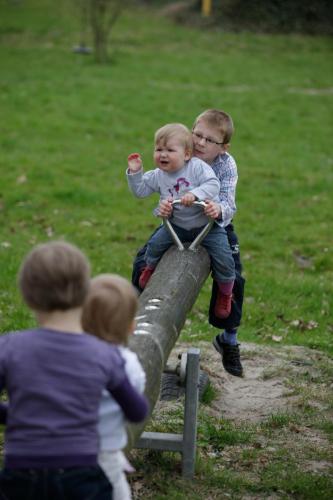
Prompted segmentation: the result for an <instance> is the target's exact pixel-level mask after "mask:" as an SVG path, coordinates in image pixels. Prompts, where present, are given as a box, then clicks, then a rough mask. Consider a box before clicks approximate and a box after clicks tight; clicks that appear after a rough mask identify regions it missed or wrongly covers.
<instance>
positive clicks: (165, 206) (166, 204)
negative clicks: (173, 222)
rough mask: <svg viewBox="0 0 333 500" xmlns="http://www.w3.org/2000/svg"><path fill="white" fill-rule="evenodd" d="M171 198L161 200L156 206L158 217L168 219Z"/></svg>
mask: <svg viewBox="0 0 333 500" xmlns="http://www.w3.org/2000/svg"><path fill="white" fill-rule="evenodd" d="M172 210H173V206H172V198H167V199H166V200H161V201H160V204H159V206H158V215H159V217H167V218H168V217H170V215H171V214H172Z"/></svg>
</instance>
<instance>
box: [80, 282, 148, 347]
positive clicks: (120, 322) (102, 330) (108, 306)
mask: <svg viewBox="0 0 333 500" xmlns="http://www.w3.org/2000/svg"><path fill="white" fill-rule="evenodd" d="M137 308H138V294H137V291H136V289H135V288H134V287H133V285H132V284H131V283H130V282H129V281H128V280H126V279H125V278H122V277H121V276H118V275H116V274H101V275H99V276H96V277H95V278H93V279H92V280H91V282H90V290H89V293H88V296H87V298H86V301H85V304H84V307H83V312H82V326H83V330H84V331H86V332H88V333H93V334H94V335H96V337H99V338H101V339H103V340H106V341H108V342H114V343H116V344H124V345H126V344H127V341H128V336H129V334H130V329H131V325H132V323H133V321H134V317H135V314H136V311H137Z"/></svg>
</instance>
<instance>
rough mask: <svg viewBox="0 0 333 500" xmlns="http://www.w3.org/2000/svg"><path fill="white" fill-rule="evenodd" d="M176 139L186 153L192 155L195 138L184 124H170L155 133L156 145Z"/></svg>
mask: <svg viewBox="0 0 333 500" xmlns="http://www.w3.org/2000/svg"><path fill="white" fill-rule="evenodd" d="M174 138H176V139H177V140H178V141H179V143H180V144H181V145H182V146H183V147H184V149H185V150H186V151H188V152H189V153H191V154H192V151H193V138H192V133H191V132H190V130H189V129H188V128H187V127H186V126H185V125H183V124H182V123H168V124H167V125H164V126H163V127H161V128H159V129H158V130H157V131H156V132H155V145H156V144H160V143H162V144H166V143H167V142H168V140H169V139H174Z"/></svg>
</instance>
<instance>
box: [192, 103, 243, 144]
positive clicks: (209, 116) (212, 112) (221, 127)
mask: <svg viewBox="0 0 333 500" xmlns="http://www.w3.org/2000/svg"><path fill="white" fill-rule="evenodd" d="M200 121H204V122H205V123H207V125H209V126H210V127H213V128H216V130H217V131H218V132H219V134H221V136H222V138H223V144H229V142H230V140H231V137H232V134H233V133H234V130H235V129H234V124H233V121H232V118H231V116H230V115H228V113H226V112H225V111H222V110H220V109H206V111H204V112H203V113H201V114H200V115H199V116H197V118H196V119H195V122H194V124H193V128H195V126H196V125H197V124H198V123H199V122H200Z"/></svg>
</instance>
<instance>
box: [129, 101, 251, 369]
mask: <svg viewBox="0 0 333 500" xmlns="http://www.w3.org/2000/svg"><path fill="white" fill-rule="evenodd" d="M233 133H234V124H233V120H232V118H231V116H230V115H229V114H228V113H226V112H225V111H223V110H221V109H206V110H205V111H203V112H202V113H200V115H199V116H197V117H196V119H195V120H194V124H193V127H192V136H193V154H194V156H195V157H197V158H200V159H201V160H203V161H205V162H206V163H207V164H208V165H210V167H211V168H212V169H213V171H214V173H215V175H216V177H217V178H218V180H219V181H220V190H219V194H218V200H216V199H215V200H214V199H209V198H207V199H206V200H205V202H206V208H205V213H206V215H207V216H209V217H211V218H213V219H215V221H216V223H217V224H219V225H220V226H222V227H224V228H225V230H226V233H227V238H228V242H229V246H230V249H231V252H232V257H233V259H234V263H235V282H234V286H233V289H232V302H231V312H230V315H229V316H228V317H226V318H222V317H221V315H219V314H216V312H218V310H219V302H220V301H221V300H222V299H223V297H222V296H221V294H220V290H219V286H218V283H216V281H215V280H214V281H213V286H212V296H211V301H210V308H209V322H210V324H211V325H213V326H215V327H216V328H219V329H223V330H222V332H221V333H219V334H218V335H216V337H215V338H214V341H213V344H214V347H215V349H216V350H217V351H218V352H219V353H220V354H221V356H222V364H223V367H224V368H225V370H226V371H227V372H229V373H230V374H231V375H234V376H238V377H241V376H242V375H243V367H242V364H241V361H240V351H239V344H238V341H237V329H238V326H239V325H240V322H241V318H242V307H243V298H244V284H245V280H244V278H243V276H242V263H241V259H240V252H239V242H238V237H237V235H236V232H235V230H234V225H233V220H232V219H233V217H234V215H235V213H236V202H235V197H236V186H237V180H238V172H237V165H236V161H235V159H234V158H233V156H232V155H231V154H230V153H229V147H230V142H231V139H232V135H233ZM159 212H160V215H161V216H162V217H170V215H171V214H172V207H171V206H170V204H168V203H164V204H163V205H160V207H159ZM146 248H147V245H145V246H144V247H143V248H141V249H140V250H139V251H138V253H137V256H136V257H135V260H134V266H133V273H132V283H133V284H134V285H135V286H136V288H137V289H138V290H139V291H141V290H142V287H141V286H140V276H141V273H142V270H143V269H144V268H145V266H146V262H145V259H144V256H145V253H146Z"/></svg>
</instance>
